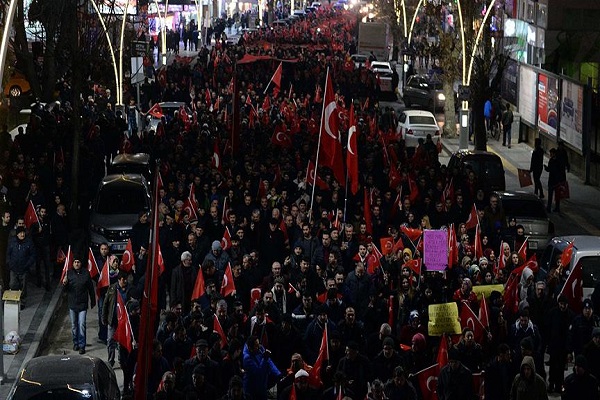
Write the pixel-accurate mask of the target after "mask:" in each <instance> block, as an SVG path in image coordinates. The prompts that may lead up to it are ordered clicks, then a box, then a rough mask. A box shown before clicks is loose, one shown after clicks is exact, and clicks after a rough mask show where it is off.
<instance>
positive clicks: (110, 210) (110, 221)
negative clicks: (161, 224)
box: [89, 174, 150, 254]
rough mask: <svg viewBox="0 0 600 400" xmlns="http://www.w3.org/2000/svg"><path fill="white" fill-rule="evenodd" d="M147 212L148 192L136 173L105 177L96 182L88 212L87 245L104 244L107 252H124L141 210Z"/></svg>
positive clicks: (145, 184)
mask: <svg viewBox="0 0 600 400" xmlns="http://www.w3.org/2000/svg"><path fill="white" fill-rule="evenodd" d="M148 210H150V189H149V186H148V183H147V181H146V178H144V176H142V175H140V174H121V175H118V174H114V175H107V176H105V177H104V179H102V182H100V186H99V187H98V192H97V193H96V197H95V199H94V202H93V203H92V207H91V210H90V224H89V236H90V245H91V247H92V248H93V249H97V248H98V247H99V246H100V244H102V243H108V245H109V247H110V252H111V253H116V254H120V253H123V251H124V250H125V246H126V245H127V239H129V236H130V234H131V229H132V228H133V224H135V223H136V222H137V220H138V216H139V213H140V212H141V211H148Z"/></svg>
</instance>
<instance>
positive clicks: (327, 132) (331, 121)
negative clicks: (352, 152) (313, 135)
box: [319, 71, 345, 185]
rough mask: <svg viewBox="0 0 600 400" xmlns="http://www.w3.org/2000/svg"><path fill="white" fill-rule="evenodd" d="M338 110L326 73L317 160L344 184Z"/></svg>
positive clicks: (329, 76)
mask: <svg viewBox="0 0 600 400" xmlns="http://www.w3.org/2000/svg"><path fill="white" fill-rule="evenodd" d="M338 113H339V110H338V109H337V104H336V101H335V93H334V91H333V85H332V83H331V75H330V74H329V71H328V72H327V79H326V82H325V98H324V101H323V113H322V114H321V115H322V116H323V117H322V120H321V129H320V131H319V140H320V142H321V147H320V153H319V157H320V158H319V159H320V160H322V161H321V163H322V164H323V165H324V166H326V167H329V168H331V170H332V171H333V176H334V177H335V179H336V180H337V181H338V183H340V185H343V184H344V181H345V179H344V178H345V176H344V166H343V161H342V143H341V142H340V132H339V122H340V121H339V116H338Z"/></svg>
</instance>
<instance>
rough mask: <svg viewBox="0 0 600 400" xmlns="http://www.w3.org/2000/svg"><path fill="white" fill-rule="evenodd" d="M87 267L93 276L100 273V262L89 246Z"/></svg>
mask: <svg viewBox="0 0 600 400" xmlns="http://www.w3.org/2000/svg"><path fill="white" fill-rule="evenodd" d="M87 269H88V271H89V273H90V276H91V277H92V278H95V277H97V276H98V275H100V270H99V269H98V264H97V263H96V257H94V253H92V249H91V248H89V247H88V260H87Z"/></svg>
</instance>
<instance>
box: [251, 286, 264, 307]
mask: <svg viewBox="0 0 600 400" xmlns="http://www.w3.org/2000/svg"><path fill="white" fill-rule="evenodd" d="M260 294H261V293H260V288H252V289H251V290H250V309H252V308H254V306H255V305H257V304H258V302H259V301H260Z"/></svg>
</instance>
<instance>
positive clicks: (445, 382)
mask: <svg viewBox="0 0 600 400" xmlns="http://www.w3.org/2000/svg"><path fill="white" fill-rule="evenodd" d="M437 393H438V398H439V399H440V400H472V399H473V398H474V394H473V375H472V374H471V371H470V370H469V368H467V367H465V366H464V365H463V364H462V363H461V362H460V354H459V352H458V350H456V349H455V348H450V349H449V350H448V365H446V366H444V367H443V368H442V370H441V371H440V376H439V378H438V386H437Z"/></svg>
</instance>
